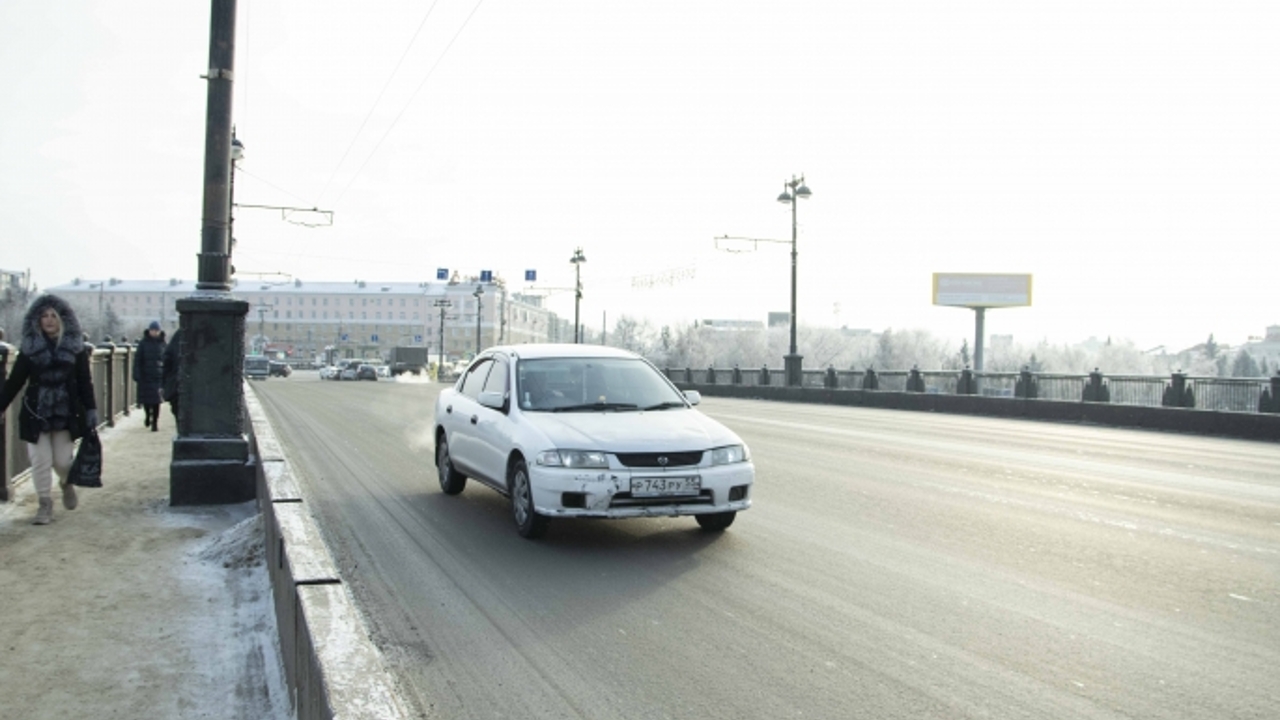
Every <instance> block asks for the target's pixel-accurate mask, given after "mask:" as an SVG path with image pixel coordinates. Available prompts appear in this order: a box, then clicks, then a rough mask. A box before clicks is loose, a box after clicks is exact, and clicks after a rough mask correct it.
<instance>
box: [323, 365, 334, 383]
mask: <svg viewBox="0 0 1280 720" xmlns="http://www.w3.org/2000/svg"><path fill="white" fill-rule="evenodd" d="M337 377H338V368H337V366H335V365H325V366H323V367H321V368H320V379H321V380H335V379H337Z"/></svg>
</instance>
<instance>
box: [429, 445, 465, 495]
mask: <svg viewBox="0 0 1280 720" xmlns="http://www.w3.org/2000/svg"><path fill="white" fill-rule="evenodd" d="M436 472H437V473H438V474H439V476H440V489H441V490H443V491H444V494H445V495H457V494H458V493H460V492H462V489H463V488H465V487H466V486H467V476H466V475H463V474H462V473H460V472H458V471H457V470H455V469H453V461H452V460H450V459H449V441H447V440H445V439H444V436H443V435H441V436H440V439H439V440H437V441H436Z"/></svg>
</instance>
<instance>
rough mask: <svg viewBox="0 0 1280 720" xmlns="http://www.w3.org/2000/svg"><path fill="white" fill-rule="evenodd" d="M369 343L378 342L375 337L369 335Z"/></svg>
mask: <svg viewBox="0 0 1280 720" xmlns="http://www.w3.org/2000/svg"><path fill="white" fill-rule="evenodd" d="M369 342H378V336H377V335H370V336H369Z"/></svg>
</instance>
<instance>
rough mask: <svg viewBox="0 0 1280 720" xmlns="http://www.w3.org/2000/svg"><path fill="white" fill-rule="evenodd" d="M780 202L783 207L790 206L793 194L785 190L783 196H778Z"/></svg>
mask: <svg viewBox="0 0 1280 720" xmlns="http://www.w3.org/2000/svg"><path fill="white" fill-rule="evenodd" d="M778 202H780V203H782V204H783V205H790V204H791V193H789V192H787V191H786V190H783V191H782V194H781V195H779V196H778Z"/></svg>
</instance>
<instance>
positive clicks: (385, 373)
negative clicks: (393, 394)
mask: <svg viewBox="0 0 1280 720" xmlns="http://www.w3.org/2000/svg"><path fill="white" fill-rule="evenodd" d="M376 367H377V368H378V377H380V378H389V377H391V366H390V365H377V366H376Z"/></svg>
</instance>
